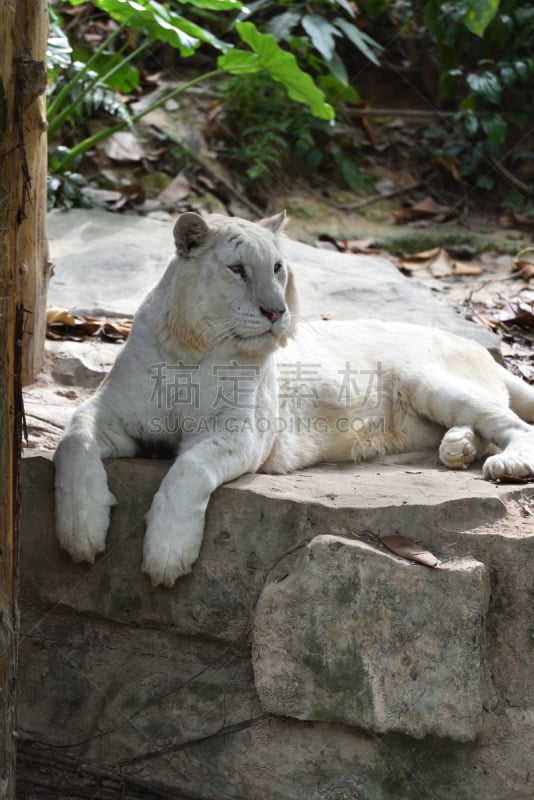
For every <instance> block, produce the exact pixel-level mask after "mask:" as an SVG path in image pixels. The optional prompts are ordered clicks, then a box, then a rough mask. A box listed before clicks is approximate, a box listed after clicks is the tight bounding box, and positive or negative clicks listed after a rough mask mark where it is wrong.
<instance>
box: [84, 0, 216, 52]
mask: <svg viewBox="0 0 534 800" xmlns="http://www.w3.org/2000/svg"><path fill="white" fill-rule="evenodd" d="M71 2H72V0H71ZM94 4H95V5H96V6H97V7H98V8H100V9H101V10H102V11H105V12H106V13H107V14H109V15H110V17H113V19H115V20H117V21H118V22H124V23H126V24H127V25H128V27H129V28H134V29H135V30H143V31H145V32H146V33H147V34H148V35H149V36H150V37H151V38H152V39H156V40H157V41H163V42H167V44H170V45H171V46H172V47H175V48H176V49H177V50H179V52H180V55H181V56H183V57H187V56H190V55H192V54H193V53H194V52H195V50H196V49H197V48H198V47H199V45H200V43H201V42H206V43H208V44H211V45H212V46H213V47H215V48H217V49H218V50H222V51H223V52H224V51H225V50H228V48H229V45H227V44H225V43H224V42H221V41H220V40H219V39H217V37H216V36H214V35H213V34H212V33H210V32H209V31H207V30H205V29H204V28H201V27H200V26H198V25H195V24H194V23H193V22H190V21H189V20H188V19H185V17H181V16H180V15H179V14H175V13H173V12H172V11H171V10H170V9H169V6H168V5H167V4H161V3H158V2H157V0H94Z"/></svg>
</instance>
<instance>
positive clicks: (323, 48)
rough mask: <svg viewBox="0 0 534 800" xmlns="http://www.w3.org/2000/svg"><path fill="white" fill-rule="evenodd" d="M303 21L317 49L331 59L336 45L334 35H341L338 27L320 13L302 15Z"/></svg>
mask: <svg viewBox="0 0 534 800" xmlns="http://www.w3.org/2000/svg"><path fill="white" fill-rule="evenodd" d="M301 23H302V27H303V28H304V30H305V31H306V33H307V34H308V36H309V37H310V39H311V42H312V44H313V46H314V47H315V49H316V50H318V51H319V53H320V54H321V55H322V57H323V58H324V60H325V61H330V59H331V58H332V56H333V55H334V49H335V46H336V43H335V40H334V36H339V31H338V30H337V28H334V26H333V25H331V24H330V23H329V22H327V20H326V19H325V18H324V17H321V16H320V15H319V14H306V16H304V17H302V20H301Z"/></svg>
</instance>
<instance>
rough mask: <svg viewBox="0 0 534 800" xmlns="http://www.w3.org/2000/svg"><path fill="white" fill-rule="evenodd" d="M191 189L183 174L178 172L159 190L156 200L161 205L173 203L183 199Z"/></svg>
mask: <svg viewBox="0 0 534 800" xmlns="http://www.w3.org/2000/svg"><path fill="white" fill-rule="evenodd" d="M190 191H191V185H190V183H189V181H188V180H187V178H186V177H185V175H184V174H183V173H182V172H180V173H179V174H178V175H177V176H176V177H175V178H173V179H172V181H171V182H170V183H169V185H168V186H166V187H165V189H163V191H162V192H160V194H159V197H158V200H159V202H160V203H161V204H162V205H174V204H175V203H179V202H180V200H185V198H186V197H187V196H188V195H189V192H190Z"/></svg>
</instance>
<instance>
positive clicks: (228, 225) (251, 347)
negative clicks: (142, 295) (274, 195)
mask: <svg viewBox="0 0 534 800" xmlns="http://www.w3.org/2000/svg"><path fill="white" fill-rule="evenodd" d="M285 219H286V216H285V212H282V213H280V214H277V215H276V216H273V217H269V218H268V219H263V220H261V221H260V222H248V221H247V220H244V219H240V218H237V217H224V216H222V215H219V214H212V215H210V216H208V217H201V216H199V215H198V214H194V213H191V212H188V213H186V214H182V216H180V217H179V218H178V220H177V222H176V224H175V226H174V239H175V243H176V253H177V255H176V257H175V258H174V259H173V260H172V261H171V264H170V269H171V270H173V271H174V278H173V281H172V290H171V292H170V293H169V295H168V296H167V297H166V298H165V300H164V302H165V307H164V309H163V311H164V313H163V315H162V326H161V328H160V335H165V333H167V345H170V346H171V347H172V345H173V341H174V343H175V344H176V345H178V347H179V349H180V351H182V352H183V351H184V350H186V351H189V352H190V353H191V355H192V356H194V357H197V358H198V357H202V356H204V355H206V354H207V353H209V352H212V351H213V350H215V349H216V348H217V347H220V346H223V345H229V346H230V348H231V349H232V350H233V351H235V352H236V353H239V354H243V355H246V356H261V355H264V354H267V353H268V352H270V351H272V350H274V349H276V347H279V346H283V345H284V344H285V343H286V341H287V338H288V336H290V335H291V334H292V327H293V324H294V321H295V314H296V293H295V289H294V284H293V278H292V275H291V272H290V269H289V266H288V264H287V261H286V259H285V257H284V255H283V252H282V249H281V238H282V229H283V227H284V223H285ZM169 336H170V338H169ZM173 349H174V348H173Z"/></svg>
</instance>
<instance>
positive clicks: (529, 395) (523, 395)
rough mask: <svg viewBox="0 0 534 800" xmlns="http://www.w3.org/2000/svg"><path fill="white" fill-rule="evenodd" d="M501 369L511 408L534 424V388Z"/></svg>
mask: <svg viewBox="0 0 534 800" xmlns="http://www.w3.org/2000/svg"><path fill="white" fill-rule="evenodd" d="M500 369H501V370H502V375H503V378H504V383H505V385H506V388H507V390H508V395H509V397H510V408H511V409H512V411H515V413H516V414H517V415H518V416H519V417H521V419H524V420H525V422H531V423H534V386H530V385H529V384H528V383H525V381H523V380H521V378H518V377H517V376H516V375H513V374H512V373H511V372H508V370H506V369H504V367H500Z"/></svg>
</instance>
